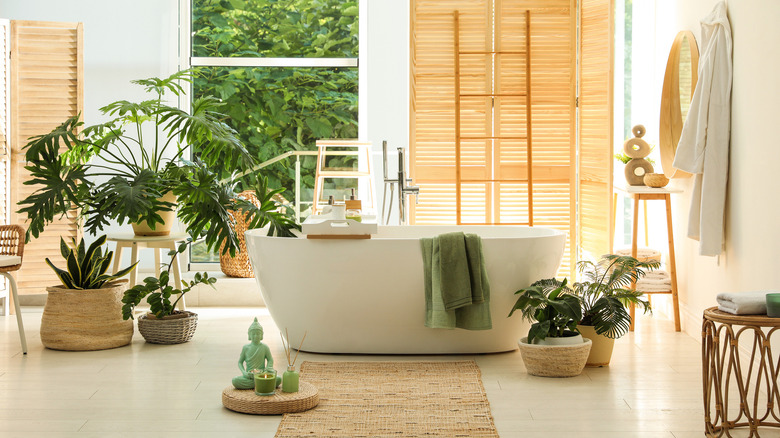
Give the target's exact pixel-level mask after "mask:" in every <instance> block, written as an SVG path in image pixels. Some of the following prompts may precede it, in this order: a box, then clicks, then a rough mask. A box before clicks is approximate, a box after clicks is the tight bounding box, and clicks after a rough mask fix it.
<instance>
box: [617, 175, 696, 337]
mask: <svg viewBox="0 0 780 438" xmlns="http://www.w3.org/2000/svg"><path fill="white" fill-rule="evenodd" d="M620 190H623V191H625V192H626V193H628V194H629V195H631V199H633V201H634V218H633V221H632V227H631V228H632V229H631V257H634V258H636V255H637V240H638V237H639V236H638V232H637V231H638V228H639V201H645V202H644V205H645V241H647V201H655V200H660V201H664V202H665V204H666V233H667V236H668V241H669V266H668V267H667V268H668V270H669V276H670V277H671V280H672V286H671V288H670V290H668V291H652V292H643V293H645V294H671V295H672V304H673V306H674V329H675V331H678V332H679V331H680V302H679V299H678V297H677V267H676V264H675V259H674V232H673V227H672V200H671V194H672V193H681V192H682V190H678V189H668V188H666V187H661V188H654V187H647V186H626V187H625V188H620ZM631 288H632V289H636V283H632V284H631ZM630 313H631V326H630V330H631V331H633V330H634V314H635V313H636V312H635V308H634V306H633V305H632V306H630Z"/></svg>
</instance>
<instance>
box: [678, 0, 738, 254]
mask: <svg viewBox="0 0 780 438" xmlns="http://www.w3.org/2000/svg"><path fill="white" fill-rule="evenodd" d="M700 43H701V44H700V49H701V57H700V59H699V82H698V83H697V84H696V89H695V90H694V92H693V99H692V100H691V107H690V110H689V111H688V117H687V119H686V120H685V124H684V125H683V129H682V134H681V136H680V142H679V143H678V145H677V153H676V155H675V157H674V167H676V168H678V169H681V170H684V171H686V172H689V173H692V174H694V175H695V176H694V185H693V193H692V196H691V210H690V215H689V221H688V237H690V238H693V239H697V240H699V253H700V254H701V255H707V256H716V255H719V254H720V253H721V251H722V250H723V225H724V224H723V222H724V221H723V219H724V214H725V205H726V181H727V178H728V169H729V138H730V134H729V132H730V127H731V126H730V122H731V75H732V70H731V27H730V26H729V21H728V18H727V17H726V4H725V3H724V2H719V3H718V4H717V5H715V8H714V9H713V10H712V12H711V13H710V14H709V15H707V16H706V17H705V18H704V19H702V20H701V41H700Z"/></svg>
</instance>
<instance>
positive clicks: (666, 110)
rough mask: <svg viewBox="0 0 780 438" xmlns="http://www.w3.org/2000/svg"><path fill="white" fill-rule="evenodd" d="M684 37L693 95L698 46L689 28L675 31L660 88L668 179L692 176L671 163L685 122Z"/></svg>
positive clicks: (663, 163)
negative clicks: (682, 102) (682, 95)
mask: <svg viewBox="0 0 780 438" xmlns="http://www.w3.org/2000/svg"><path fill="white" fill-rule="evenodd" d="M686 38H687V42H688V48H689V49H690V51H691V98H693V90H695V89H696V82H698V79H699V48H698V46H697V45H696V38H694V36H693V33H692V32H690V31H687V30H684V31H681V32H679V33H677V36H676V37H675V38H674V43H672V49H671V50H670V51H669V60H668V61H667V62H666V73H665V74H664V86H663V90H662V91H661V120H660V123H659V127H660V132H659V141H660V152H661V167H662V168H663V170H664V175H666V176H667V177H668V178H686V177H689V176H691V174H690V173H687V172H683V171H682V170H678V169H675V168H674V166H672V163H673V162H674V155H675V153H676V152H677V143H678V142H679V141H680V134H681V133H682V127H683V122H684V120H683V119H682V109H681V108H680V50H681V49H682V45H683V41H684V40H686Z"/></svg>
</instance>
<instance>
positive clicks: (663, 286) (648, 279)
mask: <svg viewBox="0 0 780 438" xmlns="http://www.w3.org/2000/svg"><path fill="white" fill-rule="evenodd" d="M636 290H638V291H641V292H668V291H670V290H672V277H671V275H669V273H668V272H666V271H651V272H648V273H647V274H646V275H645V276H644V277H642V278H640V279H639V280H638V281H637V282H636Z"/></svg>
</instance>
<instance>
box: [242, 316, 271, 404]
mask: <svg viewBox="0 0 780 438" xmlns="http://www.w3.org/2000/svg"><path fill="white" fill-rule="evenodd" d="M248 332H249V340H250V341H252V342H251V343H249V344H246V345H244V348H242V349H241V356H239V358H238V369H239V370H241V375H240V376H238V377H235V378H234V379H233V386H235V387H236V389H254V387H255V380H254V375H253V374H252V371H253V370H259V371H270V370H273V368H274V358H273V357H271V349H270V348H268V346H267V345H265V344H263V343H262V342H260V341H262V340H263V326H261V325H260V323H258V322H257V318H255V320H254V322H253V323H252V325H250V326H249V330H248ZM281 383H282V378H281V377H280V376H277V377H276V386H279V385H280V384H281Z"/></svg>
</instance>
